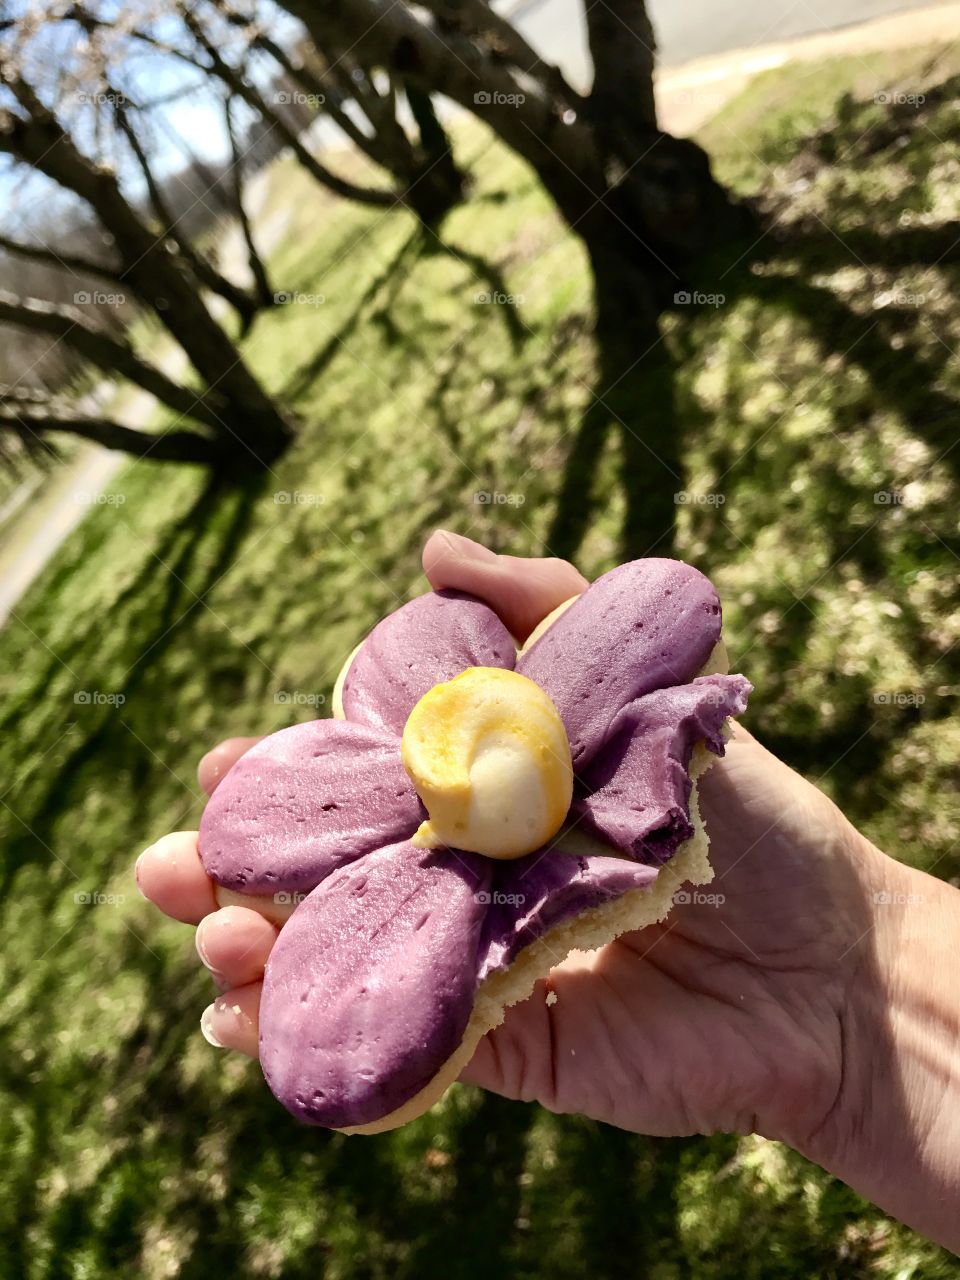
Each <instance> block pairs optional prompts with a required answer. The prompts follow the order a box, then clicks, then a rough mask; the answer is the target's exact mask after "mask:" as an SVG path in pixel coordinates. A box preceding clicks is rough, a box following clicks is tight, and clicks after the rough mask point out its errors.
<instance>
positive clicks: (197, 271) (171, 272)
mask: <svg viewBox="0 0 960 1280" xmlns="http://www.w3.org/2000/svg"><path fill="white" fill-rule="evenodd" d="M41 29H42V28H41ZM36 34H37V28H36V27H35V26H34V25H33V23H32V22H31V21H25V23H24V27H23V28H22V29H21V27H20V26H19V25H18V24H15V25H14V26H13V33H12V35H13V38H10V32H9V31H8V32H7V33H6V35H7V38H6V39H5V41H4V43H3V45H2V46H0V73H2V81H3V84H4V88H5V90H6V97H7V98H8V105H6V106H4V107H3V108H2V110H0V152H5V153H6V154H8V155H9V156H11V157H12V158H13V159H14V160H15V161H17V162H19V164H21V165H24V166H28V167H29V168H31V169H32V170H34V171H35V172H36V173H38V174H42V175H43V176H44V177H45V178H47V179H49V180H50V181H51V182H52V183H54V184H56V185H57V186H58V187H60V188H62V189H63V190H66V191H68V192H71V193H72V194H73V195H74V196H76V197H77V198H78V199H79V200H80V201H83V202H84V203H85V204H86V205H87V206H88V207H89V209H90V210H91V211H92V212H93V214H94V215H95V216H96V218H97V220H98V221H99V223H100V225H101V227H102V228H103V229H104V231H105V232H106V233H108V235H109V237H110V244H111V247H112V253H113V262H112V263H111V264H110V266H109V268H108V270H109V272H110V274H111V277H112V278H113V279H115V280H116V281H122V282H123V284H124V286H125V287H126V288H127V289H129V290H130V292H131V293H132V294H133V295H134V297H135V298H136V300H137V301H138V303H139V304H140V305H141V307H143V308H144V309H146V310H148V311H150V312H151V313H152V314H153V315H154V316H155V317H156V319H157V320H159V322H160V324H161V325H162V326H163V327H164V328H165V329H166V330H167V332H168V333H169V334H170V335H171V336H172V337H173V338H174V339H175V341H176V342H177V343H178V344H179V346H180V347H181V348H182V349H183V351H184V352H185V353H186V355H187V357H188V359H189V361H190V363H191V365H192V366H193V369H194V370H195V372H196V374H197V375H198V377H199V379H200V386H199V388H197V389H195V388H193V387H191V386H187V385H182V384H180V383H179V382H177V381H175V380H174V379H173V378H171V377H170V376H168V375H167V374H166V373H164V372H163V371H162V370H161V369H159V368H158V367H156V366H154V365H152V364H151V363H150V362H149V361H146V360H144V359H143V358H142V357H141V356H140V355H139V354H138V353H137V352H136V351H135V350H134V348H133V347H132V346H131V345H130V344H129V343H128V342H127V341H125V340H124V339H122V338H114V337H111V336H110V335H109V334H108V333H106V332H105V331H104V330H103V329H102V328H100V327H98V325H97V324H95V323H94V322H92V321H89V320H87V319H86V318H85V317H84V316H83V315H82V314H81V313H79V312H78V311H76V310H75V309H71V308H64V307H62V306H57V305H53V304H50V303H46V302H44V301H42V300H37V299H30V298H17V297H12V296H8V295H3V296H0V321H2V322H5V323H7V324H12V325H15V326H19V327H21V328H25V329H29V330H32V331H36V332H41V333H46V334H49V335H50V336H52V337H54V338H55V339H56V340H57V341H59V342H62V343H64V344H66V345H67V346H69V347H71V348H72V349H73V350H75V351H77V352H79V353H80V354H81V355H82V356H83V357H84V358H85V359H87V360H89V361H91V362H92V363H93V364H94V365H95V366H97V367H98V368H100V369H103V370H104V371H106V372H108V373H109V374H111V375H113V374H115V373H119V374H121V376H123V377H126V378H129V379H130V380H131V381H133V382H135V383H136V384H137V385H139V386H141V387H143V388H144V389H145V390H147V391H149V392H150V393H151V394H152V395H154V396H156V398H157V399H158V400H160V401H161V402H162V403H164V404H166V405H167V406H168V407H169V408H171V409H172V410H173V411H174V412H175V413H176V414H177V415H178V418H179V419H184V420H186V422H187V423H188V424H189V425H190V428H192V429H189V430H184V431H179V430H178V431H177V432H176V434H175V435H168V436H167V437H165V439H166V444H160V442H159V441H158V438H157V437H156V436H143V437H142V438H143V440H144V441H145V442H146V443H145V444H141V441H140V440H134V439H132V437H131V430H130V429H128V428H124V427H122V426H121V424H117V423H109V422H104V421H102V420H101V419H99V418H95V419H93V420H89V421H82V420H80V419H78V418H77V417H76V416H67V415H62V416H60V417H58V416H57V413H56V412H52V411H51V412H39V411H37V410H36V409H35V408H30V409H28V408H26V407H25V406H24V405H23V404H22V403H20V402H18V401H17V399H16V398H15V397H14V398H12V399H11V398H10V397H7V398H5V399H3V400H0V416H2V418H3V419H4V421H5V424H6V425H8V427H12V428H13V429H15V430H16V431H17V432H18V433H20V434H22V433H23V432H24V431H27V430H29V431H33V432H35V433H38V434H39V433H46V432H49V431H53V430H64V431H69V432H72V433H73V434H77V435H81V434H83V435H85V436H87V437H88V438H91V439H99V440H101V442H102V443H104V444H107V445H108V446H109V447H123V448H133V449H134V451H139V452H142V453H149V454H150V455H151V456H154V457H159V456H166V457H173V456H180V457H182V458H184V459H185V460H190V461H200V460H203V461H208V462H217V463H218V465H220V466H239V467H243V466H251V465H256V466H264V465H267V464H268V463H269V462H270V461H271V460H272V459H273V458H275V457H276V456H277V455H278V454H279V453H280V452H281V451H282V450H283V449H284V448H285V447H286V445H287V444H288V443H289V441H290V439H291V427H290V425H289V424H288V423H287V421H286V420H285V418H284V417H283V415H282V413H281V412H280V411H279V409H278V408H277V407H276V406H275V405H274V403H273V402H272V401H271V399H270V397H269V396H268V395H267V394H266V393H265V392H264V390H263V389H262V387H261V386H260V384H259V383H258V382H257V380H256V379H255V378H254V376H253V374H252V373H251V372H250V370H249V368H248V367H247V365H246V363H245V361H244V359H243V357H242V355H241V353H240V351H239V349H238V348H237V346H236V344H235V343H234V342H233V341H232V339H231V338H230V337H228V335H227V333H226V332H225V330H224V329H223V328H222V327H221V326H220V325H219V324H218V323H217V321H216V320H215V319H214V317H213V316H212V315H211V313H210V311H209V310H208V308H207V305H206V303H205V301H204V298H203V296H202V290H203V288H204V287H211V286H212V285H214V283H216V284H217V287H218V291H219V292H223V291H224V288H225V285H224V283H223V282H222V277H220V276H219V274H218V273H217V274H216V281H214V278H213V276H212V275H211V272H212V268H211V269H210V270H208V269H207V266H206V265H204V264H203V262H202V260H201V259H200V257H199V255H197V254H195V253H194V252H192V251H191V248H189V247H186V244H187V242H186V241H185V240H184V239H183V238H182V237H181V236H180V235H179V234H178V233H177V232H176V231H175V229H174V228H172V227H171V225H169V224H170V221H171V220H170V219H169V217H168V216H166V210H165V208H164V205H163V202H162V196H160V193H159V189H158V188H156V185H155V184H154V183H152V180H151V177H149V176H148V175H149V164H148V163H146V157H145V153H144V154H143V156H142V157H141V156H140V155H137V162H138V164H139V165H140V168H141V171H142V172H143V175H144V178H145V181H146V183H147V187H148V192H149V198H150V203H151V205H152V208H153V212H154V213H155V214H156V215H157V218H158V222H157V223H154V222H153V221H151V220H150V219H148V217H147V216H145V214H144V212H143V211H142V210H141V209H140V208H138V207H137V205H136V203H135V202H134V201H133V200H132V199H131V198H130V197H129V196H128V195H127V193H126V192H125V190H124V187H123V184H122V182H121V180H120V178H119V177H118V174H117V172H116V171H115V170H114V168H113V167H111V165H110V164H108V163H106V162H104V161H98V160H96V159H94V158H91V157H90V156H89V155H88V154H87V153H86V152H85V151H84V150H82V149H81V147H80V145H79V142H78V140H77V138H76V137H74V136H73V134H72V133H71V132H70V129H69V128H68V127H67V126H66V125H65V124H64V123H63V121H62V120H61V119H60V117H59V116H58V114H57V111H56V110H55V108H54V107H53V106H51V105H48V103H47V102H46V101H45V100H44V97H43V95H42V91H41V89H40V88H39V87H38V86H37V85H35V84H34V83H32V82H31V80H32V76H33V75H34V74H35V73H36V70H37V67H38V66H41V67H42V66H43V65H45V64H44V60H43V58H42V56H41V57H39V58H38V57H37V56H35V54H33V52H32V51H31V48H30V43H31V41H32V40H33V39H34V38H35V37H36ZM58 87H60V88H62V85H61V86H57V85H48V86H47V93H48V95H50V96H54V95H55V93H56V90H57V88H58ZM95 96H97V97H99V98H106V99H107V100H108V101H109V102H110V105H111V106H113V107H115V108H116V107H118V106H119V107H120V108H121V110H120V114H119V118H118V126H119V130H120V133H121V134H122V135H123V136H125V137H126V139H127V141H128V142H129V143H130V145H131V147H133V149H134V151H135V152H136V146H137V145H138V144H136V145H135V144H134V141H133V139H134V137H135V132H134V131H133V129H132V127H130V126H129V121H128V120H126V119H125V117H124V114H123V113H124V110H125V103H124V102H123V100H122V97H120V100H119V101H111V99H112V98H114V97H117V95H111V94H110V93H104V92H103V91H100V90H98V91H97V94H96V95H95ZM158 196H160V198H159V199H158ZM10 250H11V242H10V241H9V240H8V243H7V251H8V252H10ZM14 251H21V252H26V250H25V249H24V248H23V247H20V248H18V247H16V246H15V247H14ZM229 292H230V291H229V290H227V293H228V294H229ZM58 423H59V426H58V425H57V424H58ZM133 434H138V433H133ZM238 446H240V447H239V448H238Z"/></svg>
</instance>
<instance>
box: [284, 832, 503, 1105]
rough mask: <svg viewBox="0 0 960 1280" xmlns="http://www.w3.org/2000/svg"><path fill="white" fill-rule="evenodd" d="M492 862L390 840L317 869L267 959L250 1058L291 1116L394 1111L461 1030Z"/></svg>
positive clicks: (453, 1043)
mask: <svg viewBox="0 0 960 1280" xmlns="http://www.w3.org/2000/svg"><path fill="white" fill-rule="evenodd" d="M492 865H493V864H492V863H491V862H490V860H489V859H487V858H482V857H480V856H478V855H477V854H462V853H457V852H454V851H452V850H442V851H437V852H425V851H424V850H423V849H415V848H414V847H413V845H411V844H396V845H391V846H389V847H388V848H385V849H379V850H377V851H376V852H375V853H371V854H369V855H368V856H367V857H365V858H363V859H362V861H360V862H355V863H353V865H352V866H349V867H344V868H342V869H341V870H340V871H337V872H335V873H334V874H333V875H331V876H328V878H327V879H326V880H324V881H323V883H322V884H320V885H318V886H317V888H316V889H314V891H313V893H311V894H310V896H309V897H308V898H306V899H305V901H304V902H302V903H301V904H300V906H299V907H298V908H297V910H296V911H295V912H294V914H293V915H292V916H291V918H290V920H289V922H288V923H287V924H286V925H285V926H284V928H283V929H282V931H281V933H280V937H279V939H278V940H277V944H276V946H275V947H274V949H273V952H272V954H271V956H270V960H269V963H268V964H267V970H266V977H265V980H264V986H263V999H262V1001H261V1005H260V1061H261V1063H262V1065H263V1072H264V1075H265V1076H266V1078H267V1082H268V1084H269V1085H270V1088H271V1089H272V1090H273V1092H274V1093H275V1094H276V1095H277V1097H278V1098H280V1099H281V1101H282V1102H283V1103H284V1104H285V1106H286V1107H287V1108H288V1109H289V1110H290V1111H292V1112H293V1114H294V1115H295V1116H297V1117H298V1118H299V1119H301V1120H305V1121H307V1123H312V1124H323V1125H329V1126H333V1127H335V1128H347V1127H349V1126H350V1125H356V1124H368V1123H369V1122H370V1121H372V1120H377V1119H379V1118H380V1117H381V1116H384V1115H387V1114H388V1113H389V1112H391V1111H394V1110H396V1108H397V1107H399V1106H401V1105H402V1103H404V1102H406V1100H407V1099H408V1098H411V1097H413V1095H414V1094H416V1093H418V1092H419V1091H420V1090H421V1089H422V1088H423V1086H424V1085H425V1084H427V1083H428V1081H429V1080H430V1079H431V1078H432V1077H433V1076H434V1075H435V1074H436V1072H437V1070H438V1068H439V1067H440V1066H441V1065H442V1063H443V1062H445V1061H446V1059H447V1058H448V1057H449V1056H450V1055H451V1054H452V1053H453V1051H454V1049H456V1047H457V1045H458V1044H459V1043H460V1041H461V1039H462V1038H463V1032H464V1029H465V1028H466V1025H467V1021H468V1019H469V1017H470V1010H471V1008H472V1007H473V997H474V993H475V991H476V985H477V951H478V947H479V943H480V938H481V932H482V929H483V923H484V918H485V915H486V909H485V905H484V900H485V898H486V897H487V896H489V884H490V878H491V873H492Z"/></svg>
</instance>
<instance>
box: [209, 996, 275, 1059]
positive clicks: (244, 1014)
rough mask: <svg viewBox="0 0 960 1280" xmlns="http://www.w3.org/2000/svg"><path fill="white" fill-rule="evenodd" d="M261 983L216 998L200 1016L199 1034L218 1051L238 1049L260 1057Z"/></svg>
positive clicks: (253, 1056) (254, 1056) (252, 1056)
mask: <svg viewBox="0 0 960 1280" xmlns="http://www.w3.org/2000/svg"><path fill="white" fill-rule="evenodd" d="M262 991H263V983H262V982H251V983H248V984H247V985H246V986H244V987H234V988H233V989H232V990H231V991H225V992H224V993H223V995H222V996H217V998H216V1000H214V1002H213V1004H210V1005H207V1007H206V1009H204V1011H203V1013H202V1014H201V1015H200V1031H201V1032H202V1034H203V1038H204V1040H206V1042H207V1044H212V1045H213V1047H214V1048H215V1049H237V1050H239V1052H240V1053H245V1054H247V1055H248V1056H249V1057H251V1058H256V1057H259V1037H260V1030H259V1017H260V994H261V992H262Z"/></svg>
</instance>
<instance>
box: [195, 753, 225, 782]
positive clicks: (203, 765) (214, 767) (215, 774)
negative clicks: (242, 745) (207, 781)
mask: <svg viewBox="0 0 960 1280" xmlns="http://www.w3.org/2000/svg"><path fill="white" fill-rule="evenodd" d="M218 751H219V748H217V747H214V748H213V750H212V751H208V752H207V753H206V755H203V756H201V757H200V763H199V764H198V765H197V774H198V775H199V774H201V773H202V772H203V771H204V770H205V769H209V770H210V776H211V780H212V781H213V782H219V781H220V774H221V772H222V769H221V767H220V765H219V764H218V763H217V761H218V759H219V755H218ZM208 762H209V763H208Z"/></svg>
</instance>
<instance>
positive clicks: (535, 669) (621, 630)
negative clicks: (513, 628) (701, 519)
mask: <svg viewBox="0 0 960 1280" xmlns="http://www.w3.org/2000/svg"><path fill="white" fill-rule="evenodd" d="M720 626H721V617H720V601H719V599H718V597H717V593H716V591H714V589H713V586H712V585H711V583H710V581H709V580H708V579H707V578H705V577H704V576H703V574H702V573H700V572H698V570H696V569H694V568H692V567H691V566H690V565H687V564H683V563H682V562H681V561H679V560H663V559H657V558H651V559H649V560H634V561H632V562H631V563H629V564H624V565H620V566H619V568H617V569H612V570H611V571H610V573H605V574H604V575H603V576H602V577H601V578H598V579H597V580H596V582H594V583H592V584H591V586H589V587H588V588H587V590H586V591H585V592H584V593H583V595H582V596H580V597H578V599H577V600H575V601H574V603H573V604H572V605H571V606H570V607H569V609H567V610H566V611H565V612H564V613H563V614H561V616H560V617H559V618H558V619H557V621H556V622H555V623H554V624H553V625H552V626H551V627H549V628H548V629H547V630H546V631H545V632H544V634H543V635H542V636H541V637H540V639H539V640H538V641H537V642H536V644H534V645H533V647H532V648H531V649H530V650H528V652H527V653H525V654H524V655H523V657H522V658H521V659H520V660H519V662H518V663H517V670H518V671H519V672H520V674H521V675H525V676H529V677H530V679H531V680H536V682H537V684H539V685H540V686H541V688H543V689H544V690H545V691H546V692H547V693H548V694H549V695H550V697H551V698H552V699H553V702H554V704H555V705H556V707H557V710H558V711H559V712H560V715H561V717H562V719H563V723H564V724H565V725H566V728H567V735H568V736H569V739H570V752H571V755H572V757H573V766H574V768H575V769H578V770H579V769H580V768H582V766H583V765H585V764H587V763H588V762H589V760H590V759H591V758H592V757H593V756H594V755H595V754H596V752H597V751H598V750H599V749H600V747H601V746H602V745H603V743H604V741H605V740H606V737H607V734H608V732H609V729H610V725H611V723H612V721H613V719H614V717H615V716H616V715H617V713H618V712H619V711H621V710H622V709H623V708H624V707H625V706H626V705H627V703H628V702H632V701H633V700H634V699H635V698H639V697H641V696H642V695H643V694H645V693H650V692H651V691H652V690H654V689H662V688H665V687H666V686H668V685H679V684H684V683H685V682H686V681H688V680H691V679H692V678H693V677H694V676H695V675H696V674H697V672H698V671H700V670H702V668H703V666H704V663H705V662H706V661H707V658H708V657H709V656H710V653H711V651H712V650H713V647H714V645H715V644H716V643H717V640H718V639H719V638H720Z"/></svg>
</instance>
